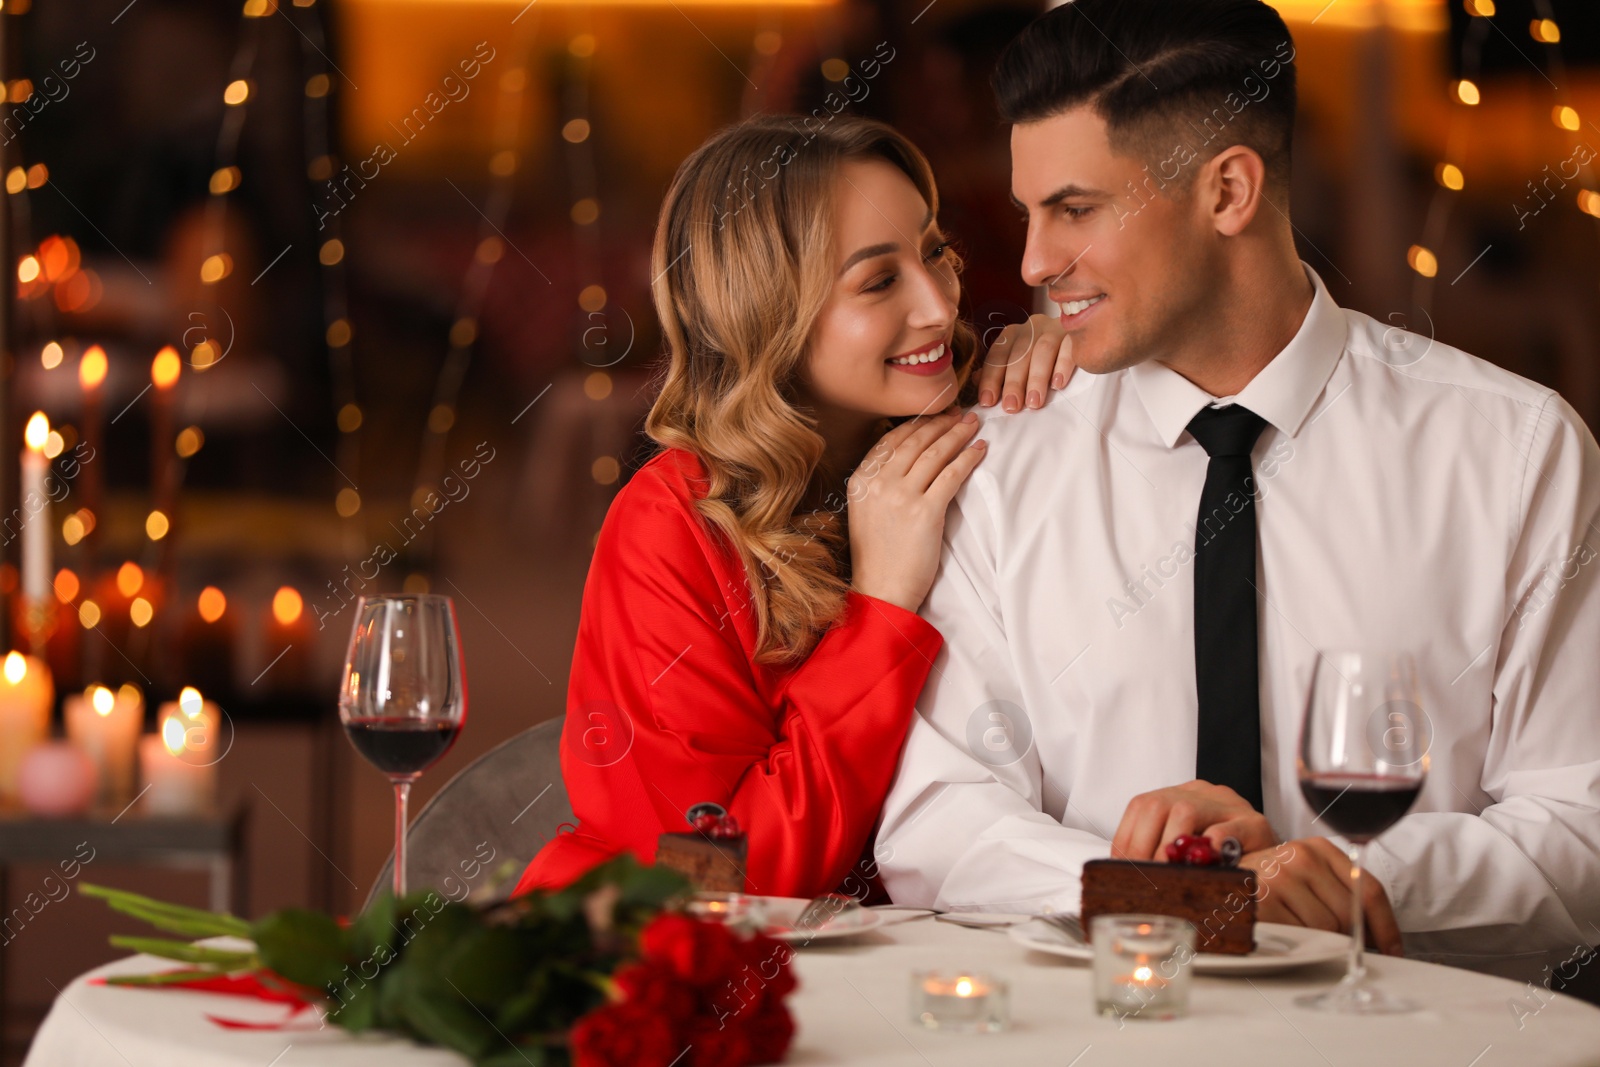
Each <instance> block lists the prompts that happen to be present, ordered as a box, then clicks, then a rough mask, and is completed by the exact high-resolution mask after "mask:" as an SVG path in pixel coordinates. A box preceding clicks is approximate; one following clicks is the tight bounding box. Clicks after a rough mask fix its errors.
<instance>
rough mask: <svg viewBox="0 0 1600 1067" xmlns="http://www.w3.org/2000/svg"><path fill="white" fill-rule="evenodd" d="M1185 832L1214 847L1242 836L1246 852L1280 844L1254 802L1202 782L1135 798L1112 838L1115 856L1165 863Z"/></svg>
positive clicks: (1223, 788)
mask: <svg viewBox="0 0 1600 1067" xmlns="http://www.w3.org/2000/svg"><path fill="white" fill-rule="evenodd" d="M1183 834H1200V835H1203V836H1205V837H1206V838H1207V839H1209V840H1210V842H1211V844H1212V846H1213V847H1220V846H1221V845H1222V842H1223V841H1224V840H1226V839H1227V838H1230V837H1232V838H1237V839H1238V841H1239V844H1240V846H1241V847H1242V848H1243V849H1244V851H1245V852H1246V853H1250V852H1257V851H1260V850H1261V849H1268V848H1271V847H1272V846H1273V845H1276V844H1277V843H1278V838H1277V835H1275V834H1274V833H1273V832H1272V827H1271V826H1269V825H1267V817H1266V816H1265V815H1262V814H1261V813H1260V812H1258V811H1256V810H1255V809H1254V808H1252V807H1251V806H1250V802H1249V801H1248V800H1246V799H1245V798H1244V797H1242V796H1240V795H1239V794H1238V793H1235V792H1234V791H1233V790H1232V789H1229V788H1228V787H1227V786H1225V785H1212V784H1211V783H1210V782H1203V781H1201V780H1200V779H1198V778H1196V779H1195V780H1194V781H1192V782H1185V783H1183V784H1182V785H1175V786H1171V787H1169V788H1167V789H1156V790H1152V791H1151V792H1149V793H1140V794H1139V795H1138V796H1136V797H1134V798H1133V799H1132V800H1130V801H1129V802H1128V808H1127V810H1126V811H1124V812H1123V813H1122V822H1121V823H1119V824H1118V825H1117V832H1116V833H1115V834H1114V835H1112V838H1111V855H1112V856H1113V857H1115V858H1116V859H1119V860H1155V861H1156V862H1157V863H1165V862H1166V860H1167V846H1168V845H1169V844H1171V843H1172V842H1173V841H1175V840H1176V839H1177V838H1178V837H1179V836H1181V835H1183Z"/></svg>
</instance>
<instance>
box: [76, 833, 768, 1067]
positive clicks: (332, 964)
mask: <svg viewBox="0 0 1600 1067" xmlns="http://www.w3.org/2000/svg"><path fill="white" fill-rule="evenodd" d="M80 888H81V889H82V890H83V892H84V893H85V894H86V895H88V896H96V897H100V898H102V899H104V900H105V901H106V902H107V903H108V904H110V906H111V907H112V908H114V909H116V910H117V911H120V912H122V913H124V914H127V915H131V916H134V917H135V918H138V919H142V920H144V921H145V922H147V923H149V924H151V925H152V926H155V927H157V928H159V929H161V930H164V931H166V932H168V933H170V934H175V935H178V936H179V937H181V938H183V939H184V940H175V939H162V938H148V937H137V938H135V937H120V936H119V937H113V938H112V939H111V942H112V944H113V945H116V946H117V947H120V948H127V949H131V950H134V951H139V952H145V953H149V954H151V955H156V956H161V957H164V958H168V959H173V960H179V961H182V962H183V963H185V964H187V965H188V966H186V967H185V968H183V969H181V970H177V971H169V972H164V973H160V974H149V975H135V976H127V977H123V978H116V979H111V980H110V981H111V982H112V983H113V984H117V985H143V986H156V987H160V986H178V987H182V986H184V985H188V986H190V987H191V988H202V989H205V988H210V989H213V990H215V989H216V988H217V987H218V985H219V984H220V985H224V986H228V987H229V988H233V989H239V988H246V987H253V986H259V987H260V988H262V989H264V990H267V991H268V992H269V993H270V994H272V995H274V996H275V997H276V998H277V999H283V997H284V996H285V995H286V994H293V995H294V996H296V997H298V998H300V1001H299V1002H300V1003H307V1004H312V1003H314V1004H318V1005H319V1006H321V1007H322V1009H323V1011H324V1015H325V1018H326V1020H327V1021H328V1022H330V1023H333V1024H334V1025H336V1026H340V1027H343V1028H344V1029H346V1030H350V1031H352V1032H360V1031H364V1030H385V1031H391V1032H395V1033H400V1034H404V1035H406V1036H408V1037H410V1038H412V1039H414V1040H416V1041H419V1042H422V1043H424V1044H431V1045H442V1046H444V1047H446V1048H452V1049H455V1050H456V1051H458V1052H460V1053H462V1054H463V1055H465V1056H467V1057H468V1058H469V1059H471V1060H472V1061H473V1062H474V1063H475V1064H478V1065H479V1067H563V1065H567V1064H572V1065H573V1067H652V1065H657V1067H669V1065H673V1064H677V1065H679V1067H745V1065H749V1064H759V1063H775V1062H777V1061H779V1060H781V1059H782V1058H783V1056H784V1054H785V1053H786V1052H787V1051H788V1048H789V1042H790V1039H791V1038H792V1037H793V1036H794V1023H793V1021H792V1020H791V1019H790V1017H789V1010H788V1008H787V1007H786V1006H785V1005H784V998H785V997H786V996H788V995H789V993H790V992H792V991H793V990H794V987H795V981H794V977H793V975H792V974H791V973H790V971H789V963H790V960H791V957H792V953H791V950H790V949H789V947H788V946H787V945H785V944H782V943H781V942H778V941H774V940H773V939H771V938H769V937H764V936H761V935H759V934H756V935H752V936H744V935H741V934H739V933H736V932H734V931H733V930H732V929H730V928H729V927H726V926H723V925H721V924H720V923H716V922H712V921H709V920H704V919H698V918H694V917H692V916H689V915H685V914H683V913H682V912H680V911H677V910H675V907H676V905H677V904H678V903H679V902H680V901H682V900H684V899H685V898H686V897H687V896H688V893H689V883H688V882H687V881H686V880H685V879H684V878H683V877H682V876H680V875H678V874H676V873H674V872H672V871H669V870H666V869H665V868H661V867H644V866H640V865H639V864H637V863H636V862H634V860H633V859H632V858H631V857H627V856H624V857H622V858H620V859H617V860H614V861H612V862H610V863H607V864H604V865H602V866H600V867H597V868H596V869H594V870H593V871H590V872H589V873H588V874H586V875H585V876H584V877H583V878H581V879H579V880H578V881H577V882H575V883H574V884H573V885H571V886H569V887H567V888H565V889H562V890H558V891H553V892H543V891H535V892H532V893H528V894H525V895H523V896H520V897H514V898H512V899H511V900H507V901H501V902H498V903H495V904H490V905H486V906H481V907H480V906H475V905H470V904H466V903H454V902H449V901H445V900H443V899H441V898H440V897H439V895H438V894H437V893H435V892H433V891H431V890H424V891H422V892H419V893H412V894H407V896H406V897H405V898H404V899H402V900H398V901H397V900H395V899H394V898H393V897H392V896H388V895H385V896H383V897H380V898H379V899H378V900H377V901H376V902H375V903H374V904H373V905H372V907H370V908H369V909H367V910H366V911H364V912H362V913H361V914H360V915H358V916H356V917H355V918H353V919H351V920H349V921H344V920H338V919H335V918H334V917H332V916H330V915H326V914H323V913H320V912H314V911H306V910H302V909H295V908H289V909H284V910H283V911H278V912H273V913H272V914H271V915H267V916H265V917H263V918H261V919H259V920H257V921H256V922H253V923H252V922H247V921H245V920H243V919H240V918H237V917H236V916H232V915H226V914H218V913H213V912H208V911H203V910H201V909H198V908H186V907H181V906H179V905H174V904H166V903H163V902H161V901H157V900H151V899H150V898H148V897H141V896H138V895H136V894H133V893H124V892H122V891H120V890H114V889H106V888H103V887H100V886H89V885H81V884H80ZM222 936H226V937H233V938H241V939H243V941H242V942H240V943H233V944H228V945H218V944H215V943H212V944H204V943H201V944H196V943H195V942H194V940H193V939H196V938H212V937H222ZM226 976H232V977H235V978H240V979H243V978H245V977H246V976H248V977H249V978H252V979H256V980H257V981H255V982H244V981H241V982H236V983H231V984H230V983H225V982H219V979H222V978H224V977H226Z"/></svg>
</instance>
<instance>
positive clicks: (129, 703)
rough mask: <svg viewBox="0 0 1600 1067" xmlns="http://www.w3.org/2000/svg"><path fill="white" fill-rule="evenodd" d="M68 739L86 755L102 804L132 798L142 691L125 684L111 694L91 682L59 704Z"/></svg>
mask: <svg viewBox="0 0 1600 1067" xmlns="http://www.w3.org/2000/svg"><path fill="white" fill-rule="evenodd" d="M61 714H62V718H64V719H65V720H66V726H67V739H68V740H69V741H71V742H72V743H73V744H75V745H77V746H78V747H79V748H81V749H83V750H84V751H85V752H87V753H88V754H89V758H90V759H91V760H93V761H94V766H95V773H96V776H97V778H98V781H99V789H98V799H99V801H100V802H101V803H102V804H108V805H112V806H121V805H123V804H126V803H127V802H128V801H129V800H131V799H133V778H134V760H135V756H136V753H137V749H138V744H139V731H140V730H141V729H142V728H143V727H144V694H143V693H141V692H139V688H138V686H134V685H124V686H123V687H122V688H121V689H119V690H117V691H116V692H115V693H113V692H112V691H111V690H110V689H107V688H106V687H105V686H103V685H91V686H90V687H89V688H88V689H86V690H84V691H83V694H82V695H81V696H79V695H73V696H69V697H67V699H66V700H65V701H64V702H63V703H62V706H61Z"/></svg>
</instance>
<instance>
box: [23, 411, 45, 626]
mask: <svg viewBox="0 0 1600 1067" xmlns="http://www.w3.org/2000/svg"><path fill="white" fill-rule="evenodd" d="M49 439H50V420H49V419H47V418H45V416H44V412H42V411H35V412H34V413H33V417H32V418H31V419H29V420H28V427H27V429H26V430H25V431H24V433H23V442H24V443H25V444H26V446H27V447H26V448H24V449H23V450H22V507H23V510H24V511H26V512H27V514H26V516H25V517H24V518H23V520H22V595H23V597H24V598H25V599H27V600H30V601H34V602H35V603H38V602H41V601H43V600H44V599H45V597H47V596H49V595H50V494H49V493H48V492H47V491H46V490H45V478H46V476H47V475H48V474H49V473H50V460H49V459H48V458H46V457H45V454H44V446H45V443H46V442H47V441H48V440H49Z"/></svg>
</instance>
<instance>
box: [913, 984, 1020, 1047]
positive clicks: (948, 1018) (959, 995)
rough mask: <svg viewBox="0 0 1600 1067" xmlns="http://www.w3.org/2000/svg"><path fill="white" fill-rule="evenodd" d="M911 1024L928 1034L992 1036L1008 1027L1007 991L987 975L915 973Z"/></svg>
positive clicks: (1008, 1001)
mask: <svg viewBox="0 0 1600 1067" xmlns="http://www.w3.org/2000/svg"><path fill="white" fill-rule="evenodd" d="M911 1020H912V1021H913V1022H918V1023H921V1024H922V1025H923V1026H925V1027H927V1028H928V1029H930V1030H959V1031H963V1032H967V1033H992V1032H994V1031H997V1030H1004V1029H1005V1028H1006V1027H1007V1026H1009V1025H1010V1023H1011V998H1010V987H1009V986H1007V985H1006V983H1005V981H1004V980H1002V979H999V978H995V977H993V976H992V975H987V974H969V973H964V972H957V973H954V974H950V973H945V972H942V971H915V972H913V973H912V975H911Z"/></svg>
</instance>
